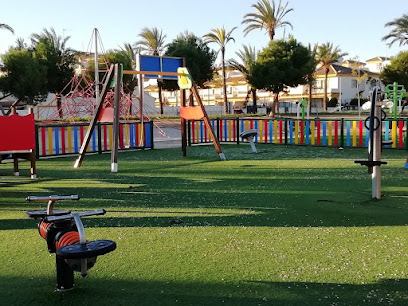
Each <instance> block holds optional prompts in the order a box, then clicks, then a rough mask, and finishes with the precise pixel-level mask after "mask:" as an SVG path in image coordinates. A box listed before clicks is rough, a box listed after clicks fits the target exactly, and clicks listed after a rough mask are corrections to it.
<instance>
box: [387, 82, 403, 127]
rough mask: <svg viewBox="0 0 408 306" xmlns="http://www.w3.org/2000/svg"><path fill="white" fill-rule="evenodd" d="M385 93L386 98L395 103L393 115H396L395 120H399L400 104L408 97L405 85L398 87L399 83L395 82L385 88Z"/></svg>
mask: <svg viewBox="0 0 408 306" xmlns="http://www.w3.org/2000/svg"><path fill="white" fill-rule="evenodd" d="M384 92H385V97H386V98H388V99H390V100H392V102H393V115H394V119H397V117H398V102H399V101H402V100H403V98H405V97H408V93H407V92H406V90H405V87H404V85H398V83H397V82H394V83H393V84H388V85H387V86H385V89H384ZM402 110H403V109H402ZM402 110H401V111H402Z"/></svg>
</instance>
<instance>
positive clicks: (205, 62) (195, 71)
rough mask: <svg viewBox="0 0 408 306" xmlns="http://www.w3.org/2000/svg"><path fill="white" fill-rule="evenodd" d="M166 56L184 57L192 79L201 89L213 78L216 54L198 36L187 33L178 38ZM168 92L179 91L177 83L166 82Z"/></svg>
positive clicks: (168, 49) (171, 44)
mask: <svg viewBox="0 0 408 306" xmlns="http://www.w3.org/2000/svg"><path fill="white" fill-rule="evenodd" d="M165 55H166V56H174V57H184V58H185V61H186V67H187V68H188V70H189V72H190V74H191V77H192V79H193V80H194V82H195V83H196V84H197V86H199V87H204V83H205V82H207V81H209V80H211V79H212V78H213V71H214V62H215V59H216V54H215V52H214V51H212V50H211V49H210V48H209V47H208V46H207V44H206V43H204V41H203V40H202V39H201V38H199V37H197V36H196V35H194V34H192V33H189V32H185V33H182V34H180V35H178V36H177V37H176V39H174V40H173V41H172V42H171V43H170V44H169V45H168V46H167V51H166V53H165ZM163 87H164V88H166V89H167V90H176V89H178V85H177V81H172V80H165V81H164V82H163Z"/></svg>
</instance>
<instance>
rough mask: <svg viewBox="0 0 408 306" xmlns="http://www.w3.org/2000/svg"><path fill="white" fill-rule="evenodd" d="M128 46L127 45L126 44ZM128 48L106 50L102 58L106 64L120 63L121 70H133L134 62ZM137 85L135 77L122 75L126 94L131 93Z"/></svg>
mask: <svg viewBox="0 0 408 306" xmlns="http://www.w3.org/2000/svg"><path fill="white" fill-rule="evenodd" d="M128 46H129V45H128ZM128 51H130V50H127V51H125V50H114V51H110V52H107V53H106V54H105V55H104V59H105V61H106V62H108V64H109V65H110V64H116V63H118V64H122V65H123V70H133V69H134V62H133V60H132V58H131V55H130V54H129V53H128ZM136 85H137V79H136V78H135V77H134V75H132V74H127V75H123V87H124V91H125V92H126V93H127V94H132V93H133V91H134V89H135V87H136Z"/></svg>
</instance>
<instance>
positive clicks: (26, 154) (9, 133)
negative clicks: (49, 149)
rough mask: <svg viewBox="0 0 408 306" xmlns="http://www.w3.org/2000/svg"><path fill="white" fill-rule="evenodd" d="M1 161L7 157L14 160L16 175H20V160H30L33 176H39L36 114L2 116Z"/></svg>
mask: <svg viewBox="0 0 408 306" xmlns="http://www.w3.org/2000/svg"><path fill="white" fill-rule="evenodd" d="M0 133H1V137H0V163H1V162H2V161H3V160H5V159H9V158H11V159H13V160H14V175H15V176H19V175H20V172H19V168H18V161H19V159H20V158H21V159H25V160H28V161H30V163H31V167H30V173H31V178H32V179H35V178H36V177H37V173H36V167H35V160H36V154H35V121H34V114H28V115H26V116H19V115H16V114H13V115H11V116H0Z"/></svg>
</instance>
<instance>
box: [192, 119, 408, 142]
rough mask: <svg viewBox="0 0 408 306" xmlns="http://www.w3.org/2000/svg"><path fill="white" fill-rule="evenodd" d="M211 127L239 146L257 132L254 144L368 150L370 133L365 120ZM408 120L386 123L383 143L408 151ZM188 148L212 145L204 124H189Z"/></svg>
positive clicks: (217, 122) (217, 123)
mask: <svg viewBox="0 0 408 306" xmlns="http://www.w3.org/2000/svg"><path fill="white" fill-rule="evenodd" d="M211 125H212V126H213V128H214V132H215V134H216V135H217V136H218V138H219V140H220V142H234V143H237V144H239V143H240V141H241V140H240V137H239V134H240V133H242V132H243V131H246V130H248V129H257V130H258V135H257V136H256V137H255V142H258V143H270V144H284V145H311V146H334V147H367V146H368V140H369V132H368V129H367V128H366V127H365V125H364V121H362V120H350V119H338V120H330V119H311V120H297V119H290V118H284V119H267V120H265V119H240V118H237V119H213V120H211ZM407 127H408V119H401V120H393V119H390V120H386V121H385V122H384V123H383V139H384V140H391V141H392V144H391V145H386V146H384V147H385V148H391V149H404V150H408V129H407ZM187 133H188V136H187V137H188V144H189V145H190V146H191V145H194V144H201V143H208V142H210V141H211V139H210V136H209V134H208V131H207V128H206V127H205V125H204V123H203V121H200V120H191V121H189V122H188V129H187Z"/></svg>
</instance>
